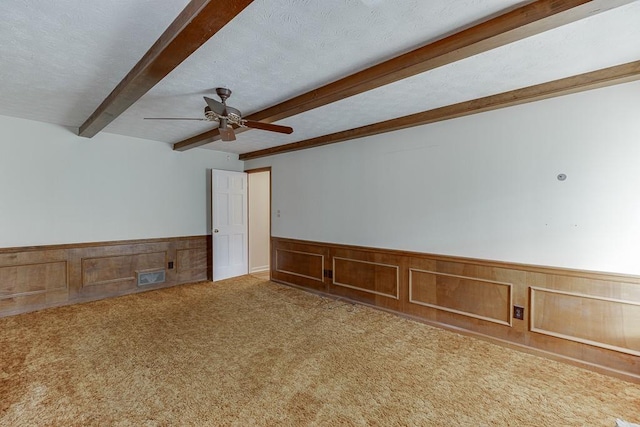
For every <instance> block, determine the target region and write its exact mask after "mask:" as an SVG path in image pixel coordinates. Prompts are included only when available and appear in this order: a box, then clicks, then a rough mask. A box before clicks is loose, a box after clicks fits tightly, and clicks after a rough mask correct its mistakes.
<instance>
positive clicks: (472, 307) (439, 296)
mask: <svg viewBox="0 0 640 427" xmlns="http://www.w3.org/2000/svg"><path fill="white" fill-rule="evenodd" d="M512 288H513V284H511V283H503V282H497V281H493V280H485V279H478V278H475V277H467V276H458V275H454V274H447V273H438V272H435V271H428V270H421V269H417V268H410V269H409V302H410V303H413V304H419V305H424V306H425V307H431V308H435V309H438V310H444V311H448V312H450V313H455V314H460V315H463V316H468V317H473V318H475V319H480V320H485V321H487V322H493V323H497V324H500V325H505V326H509V327H510V326H511V323H512V321H511V305H512V303H511V301H512V297H511V296H512Z"/></svg>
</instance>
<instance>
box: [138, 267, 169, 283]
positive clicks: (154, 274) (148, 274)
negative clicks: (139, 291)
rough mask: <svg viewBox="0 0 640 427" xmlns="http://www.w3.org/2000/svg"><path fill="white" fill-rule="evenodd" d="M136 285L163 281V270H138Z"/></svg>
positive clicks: (164, 277)
mask: <svg viewBox="0 0 640 427" xmlns="http://www.w3.org/2000/svg"><path fill="white" fill-rule="evenodd" d="M136 273H137V275H138V286H147V285H155V284H157V283H164V281H165V279H166V276H165V271H164V270H156V271H138V272H136Z"/></svg>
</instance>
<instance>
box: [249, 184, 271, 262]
mask: <svg viewBox="0 0 640 427" xmlns="http://www.w3.org/2000/svg"><path fill="white" fill-rule="evenodd" d="M269 176H270V173H269V172H268V171H264V172H256V173H250V174H249V272H250V273H257V272H260V271H267V270H269V255H270V254H269V247H270V232H271V230H270V228H269V218H270V215H271V213H270V206H269V205H270V198H271V195H270V192H271V190H270V184H271V183H270V179H269Z"/></svg>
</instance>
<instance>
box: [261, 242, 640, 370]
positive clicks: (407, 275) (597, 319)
mask: <svg viewBox="0 0 640 427" xmlns="http://www.w3.org/2000/svg"><path fill="white" fill-rule="evenodd" d="M272 248H273V249H272V257H275V254H276V252H275V251H276V250H278V249H290V250H299V251H303V252H307V253H310V254H323V256H324V259H325V260H326V264H328V265H330V266H332V270H329V271H328V275H327V276H326V277H325V283H326V284H327V286H326V287H325V288H324V289H322V288H319V287H316V286H315V285H313V284H311V283H310V282H312V280H310V279H309V278H307V277H302V276H303V275H300V276H296V275H287V276H286V277H284V276H282V275H278V274H279V273H277V272H272V273H273V276H272V279H273V280H275V281H279V282H282V283H287V284H292V285H295V286H300V287H303V288H309V289H312V290H315V291H321V292H323V293H326V294H328V295H331V296H334V297H335V296H337V297H340V298H346V299H350V300H353V301H356V302H361V303H364V304H368V305H371V306H375V307H378V308H381V309H385V310H389V311H392V312H396V313H398V314H402V315H407V316H411V317H412V318H415V319H419V320H421V321H423V322H425V323H429V324H432V325H434V326H439V327H443V328H447V329H451V330H455V331H458V332H463V333H467V334H470V335H475V336H478V337H480V338H483V339H488V340H492V341H493V342H495V343H498V344H502V345H508V346H510V347H515V348H518V349H521V350H524V351H528V352H531V353H534V354H537V355H543V356H546V357H551V358H554V359H556V360H562V361H565V362H568V363H571V364H575V365H578V366H581V367H583V368H587V369H592V370H596V371H598V372H602V373H606V374H609V375H615V376H618V377H620V378H624V379H626V380H630V381H634V382H640V370H639V369H638V367H639V366H640V277H637V276H630V275H624V274H617V273H602V272H591V271H580V270H569V269H562V268H553V267H545V266H535V265H524V264H515V263H506V262H497V261H488V260H481V259H470V258H460V257H452V256H445V255H438V254H423V253H416V252H409V251H399V250H389V249H378V248H366V247H360V246H350V245H341V244H334V243H318V242H309V241H300V240H293V239H283V238H272ZM296 261H297V260H296V259H295V258H290V259H289V264H288V267H287V268H288V269H290V270H291V271H294V272H299V271H301V270H300V269H303V270H304V269H305V268H308V265H307V266H303V267H300V266H298V265H296ZM300 261H301V262H302V263H304V262H307V263H308V261H306V260H300ZM325 268H327V267H325ZM331 273H332V274H333V278H332V279H327V277H329V276H331ZM283 279H284V280H283ZM314 283H319V282H318V281H317V280H315V281H314ZM514 305H519V306H522V307H524V311H525V319H524V320H519V319H514V318H513V317H512V314H513V306H514Z"/></svg>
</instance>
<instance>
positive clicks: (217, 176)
mask: <svg viewBox="0 0 640 427" xmlns="http://www.w3.org/2000/svg"><path fill="white" fill-rule="evenodd" d="M211 176H212V182H211V184H212V185H211V189H212V192H213V194H212V195H211V203H212V205H213V206H212V207H211V213H212V215H213V218H212V220H211V224H213V230H212V232H213V280H222V279H227V278H229V277H236V276H242V275H244V274H248V270H249V262H248V261H249V251H248V229H247V228H248V221H247V174H246V173H244V172H229V171H221V170H215V169H214V170H213V171H212V174H211Z"/></svg>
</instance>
